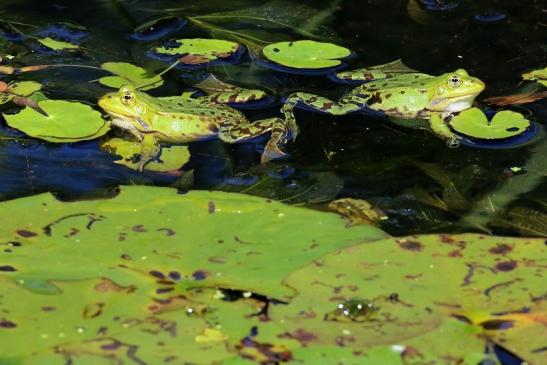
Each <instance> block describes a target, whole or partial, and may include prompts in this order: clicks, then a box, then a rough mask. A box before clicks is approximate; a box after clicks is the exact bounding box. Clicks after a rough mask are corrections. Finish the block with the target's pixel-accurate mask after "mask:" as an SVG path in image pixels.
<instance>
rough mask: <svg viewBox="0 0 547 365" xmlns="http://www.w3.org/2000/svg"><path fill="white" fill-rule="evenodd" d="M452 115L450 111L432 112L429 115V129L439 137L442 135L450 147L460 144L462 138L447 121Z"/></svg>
mask: <svg viewBox="0 0 547 365" xmlns="http://www.w3.org/2000/svg"><path fill="white" fill-rule="evenodd" d="M448 117H450V113H433V112H432V113H431V115H430V116H429V129H430V130H431V132H433V133H434V134H435V135H436V136H437V137H440V138H442V139H444V140H445V142H446V145H447V146H448V147H450V148H456V147H459V145H460V139H461V137H459V136H458V135H456V134H455V133H454V132H452V130H451V129H450V127H449V126H448V124H447V123H446V122H445V119H446V118H448Z"/></svg>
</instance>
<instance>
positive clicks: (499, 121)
mask: <svg viewBox="0 0 547 365" xmlns="http://www.w3.org/2000/svg"><path fill="white" fill-rule="evenodd" d="M450 126H451V127H452V128H454V130H455V131H456V132H459V133H461V134H465V135H466V136H469V137H473V138H482V139H500V138H508V137H513V136H516V135H519V134H521V133H523V132H524V131H525V130H526V128H528V127H529V126H530V121H529V120H528V119H526V118H524V116H523V115H522V114H520V113H517V112H513V111H510V110H502V111H500V112H498V113H496V115H494V117H493V118H492V120H491V121H488V119H487V118H486V115H484V113H483V112H482V111H481V110H480V109H478V108H471V109H467V110H465V111H463V112H461V113H460V114H458V115H456V116H454V117H453V118H452V119H451V120H450Z"/></svg>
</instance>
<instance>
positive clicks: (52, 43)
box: [37, 37, 79, 51]
mask: <svg viewBox="0 0 547 365" xmlns="http://www.w3.org/2000/svg"><path fill="white" fill-rule="evenodd" d="M37 40H38V42H40V44H42V45H44V46H46V47H48V48H51V49H53V50H55V51H63V50H74V49H78V48H79V46H78V45H76V44H72V43H69V42H63V41H58V40H56V39H53V38H50V37H46V38H38V39H37Z"/></svg>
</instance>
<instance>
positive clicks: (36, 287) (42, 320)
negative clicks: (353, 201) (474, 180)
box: [0, 186, 385, 364]
mask: <svg viewBox="0 0 547 365" xmlns="http://www.w3.org/2000/svg"><path fill="white" fill-rule="evenodd" d="M0 211H1V212H2V216H3V217H4V224H2V226H1V227H0V237H1V238H0V245H2V246H3V247H5V249H4V250H3V251H2V252H0V283H1V284H2V285H0V295H1V296H2V297H3V300H2V301H1V303H0V311H1V313H2V315H1V316H0V341H1V342H2V344H3V351H2V353H1V354H0V362H1V363H3V364H4V363H6V364H12V363H14V364H15V363H20V362H21V361H23V360H22V359H25V361H31V360H29V359H32V361H31V362H30V363H48V364H64V363H66V361H68V359H71V361H73V362H74V363H75V364H84V363H93V364H108V363H110V361H113V359H115V360H117V361H118V362H117V363H120V364H121V363H128V364H129V363H131V361H137V360H135V359H138V360H139V361H141V363H155V361H156V360H157V359H158V358H162V359H163V358H168V357H172V356H174V357H175V359H180V361H181V362H189V363H200V364H209V363H212V362H214V361H219V360H221V359H224V358H228V357H230V356H234V355H236V354H237V353H239V352H238V351H232V352H230V353H229V352H228V351H229V350H230V349H233V346H227V344H228V343H229V344H232V345H235V344H237V343H239V341H240V339H243V338H244V337H245V334H246V333H247V332H248V331H249V329H250V327H252V326H256V325H259V324H260V317H258V316H253V314H256V306H255V305H256V304H258V302H256V301H254V300H251V299H249V301H246V302H239V301H238V302H235V303H232V302H227V301H222V300H219V299H214V298H215V295H214V294H215V290H214V288H217V287H220V288H234V289H237V288H240V289H244V290H252V291H255V292H256V291H258V292H261V293H267V295H269V296H278V297H284V296H290V295H291V293H292V292H293V291H292V290H291V289H289V288H286V287H283V286H282V279H283V278H284V277H285V276H286V275H287V274H289V273H290V272H292V271H294V270H295V269H297V268H298V267H301V266H303V265H304V264H305V263H307V262H311V261H313V260H315V259H318V258H319V257H321V256H322V255H324V254H325V253H327V252H330V251H332V250H335V249H337V248H343V247H347V246H349V245H352V244H354V243H356V242H359V241H362V240H374V239H378V238H382V237H385V234H384V233H383V232H382V231H380V230H378V229H376V228H373V227H359V228H346V227H345V225H344V221H343V220H342V219H341V218H340V217H338V216H337V215H335V214H330V213H321V212H316V211H311V210H306V209H302V208H295V207H290V206H286V205H283V204H280V203H276V202H271V201H267V200H264V199H260V198H253V197H248V196H243V195H239V194H231V193H220V192H199V191H196V192H190V193H188V194H186V195H180V194H177V193H176V192H175V191H174V190H172V189H166V188H153V187H142V186H132V187H124V188H123V189H122V190H121V193H120V194H119V195H118V196H117V197H116V198H114V199H110V200H101V201H81V202H75V203H62V202H60V201H58V200H56V199H55V198H54V197H53V196H51V195H50V194H42V195H38V196H33V197H29V198H22V199H18V200H13V201H9V202H4V203H2V204H1V205H0ZM28 211H32V212H33V215H32V216H29V215H28V214H27V213H26V212H28ZM303 226H306V227H307V228H309V229H306V230H303V229H302V227H303ZM38 256H39V260H36V258H37V257H38ZM189 287H199V288H200V290H198V291H195V290H185V289H184V288H189ZM208 287H211V288H212V289H207V288H208ZM222 313H231V314H233V315H230V316H219V314H222ZM242 321H245V323H242ZM226 334H229V335H230V337H228V336H227V335H226ZM28 344H31V345H30V346H28ZM139 361H137V363H139Z"/></svg>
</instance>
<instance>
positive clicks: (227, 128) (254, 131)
mask: <svg viewBox="0 0 547 365" xmlns="http://www.w3.org/2000/svg"><path fill="white" fill-rule="evenodd" d="M289 131H290V129H289V128H287V124H286V123H285V121H284V120H283V119H281V118H270V119H262V120H257V121H255V122H248V123H239V124H232V125H222V126H220V128H219V131H218V137H219V138H220V139H221V140H222V141H224V142H227V143H237V142H243V141H245V140H249V139H251V138H254V137H257V136H260V135H262V134H265V133H271V136H270V139H269V140H268V142H267V143H266V146H265V148H264V152H263V153H262V158H261V162H262V163H266V162H268V161H270V160H273V159H276V158H279V157H283V156H285V155H286V154H285V152H283V151H281V149H280V148H279V145H281V144H284V143H285V142H286V139H287V134H288V133H289ZM291 133H292V131H291Z"/></svg>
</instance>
